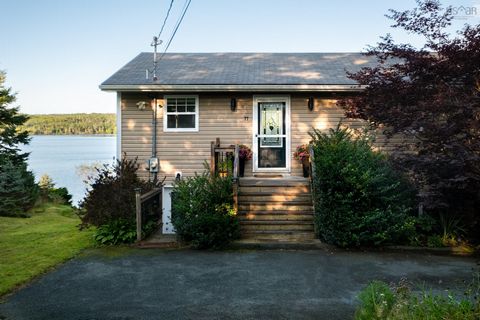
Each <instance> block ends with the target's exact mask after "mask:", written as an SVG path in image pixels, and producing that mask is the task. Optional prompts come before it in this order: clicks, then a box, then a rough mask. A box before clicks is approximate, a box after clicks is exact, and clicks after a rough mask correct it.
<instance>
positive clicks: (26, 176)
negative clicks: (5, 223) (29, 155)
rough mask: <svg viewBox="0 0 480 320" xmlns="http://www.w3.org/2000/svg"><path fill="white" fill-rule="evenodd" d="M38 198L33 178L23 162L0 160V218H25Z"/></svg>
mask: <svg viewBox="0 0 480 320" xmlns="http://www.w3.org/2000/svg"><path fill="white" fill-rule="evenodd" d="M37 198H38V186H37V185H36V184H35V177H34V176H33V173H32V172H31V171H28V170H27V165H26V164H25V163H24V162H20V163H19V164H15V163H14V162H13V161H12V160H10V159H8V158H4V159H0V216H7V217H27V215H26V214H25V211H27V210H28V209H30V208H32V207H33V205H34V204H35V201H36V200H37Z"/></svg>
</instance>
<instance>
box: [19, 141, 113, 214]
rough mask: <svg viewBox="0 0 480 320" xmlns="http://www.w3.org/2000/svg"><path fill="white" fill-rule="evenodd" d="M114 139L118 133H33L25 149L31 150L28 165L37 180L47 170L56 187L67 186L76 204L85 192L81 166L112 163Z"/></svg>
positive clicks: (46, 172)
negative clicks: (55, 134) (34, 134)
mask: <svg viewBox="0 0 480 320" xmlns="http://www.w3.org/2000/svg"><path fill="white" fill-rule="evenodd" d="M115 140H116V139H115V136H32V140H31V142H30V144H29V145H27V146H24V147H23V150H24V151H27V152H30V156H29V158H28V166H29V168H30V170H32V171H33V173H34V174H35V177H36V179H37V181H38V179H39V178H40V177H41V176H42V175H43V174H48V175H49V176H50V177H51V178H52V179H53V182H54V183H55V185H56V186H57V187H66V188H67V189H68V191H69V192H70V193H71V194H72V195H73V204H75V205H76V204H78V201H79V200H81V199H83V197H84V195H85V192H86V185H85V183H84V182H83V178H82V177H81V176H80V175H79V174H78V172H77V171H78V167H79V166H82V165H91V164H95V163H108V164H111V163H113V161H114V157H115V154H116V151H115V150H116V145H115Z"/></svg>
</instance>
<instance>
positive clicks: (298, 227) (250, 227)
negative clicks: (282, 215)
mask: <svg viewBox="0 0 480 320" xmlns="http://www.w3.org/2000/svg"><path fill="white" fill-rule="evenodd" d="M313 230H314V228H313V224H312V223H308V224H297V223H293V224H292V223H290V224H243V223H241V224H240V231H241V232H243V233H248V232H250V231H312V232H313Z"/></svg>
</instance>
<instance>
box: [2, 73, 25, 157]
mask: <svg viewBox="0 0 480 320" xmlns="http://www.w3.org/2000/svg"><path fill="white" fill-rule="evenodd" d="M15 99H16V97H15V94H14V93H12V89H11V88H7V87H5V72H3V71H0V159H5V158H9V159H12V160H13V161H25V160H26V159H27V157H28V153H20V149H19V148H18V145H19V144H28V142H29V137H28V132H26V131H22V132H18V130H17V127H18V126H21V125H23V124H24V123H25V122H26V121H27V120H28V117H27V116H26V115H23V114H20V113H19V107H11V104H12V103H13V102H15Z"/></svg>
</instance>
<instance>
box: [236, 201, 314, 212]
mask: <svg viewBox="0 0 480 320" xmlns="http://www.w3.org/2000/svg"><path fill="white" fill-rule="evenodd" d="M238 209H239V211H276V210H281V211H312V205H311V204H310V203H298V204H292V205H289V204H288V203H281V202H280V203H278V202H272V203H239V204H238Z"/></svg>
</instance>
